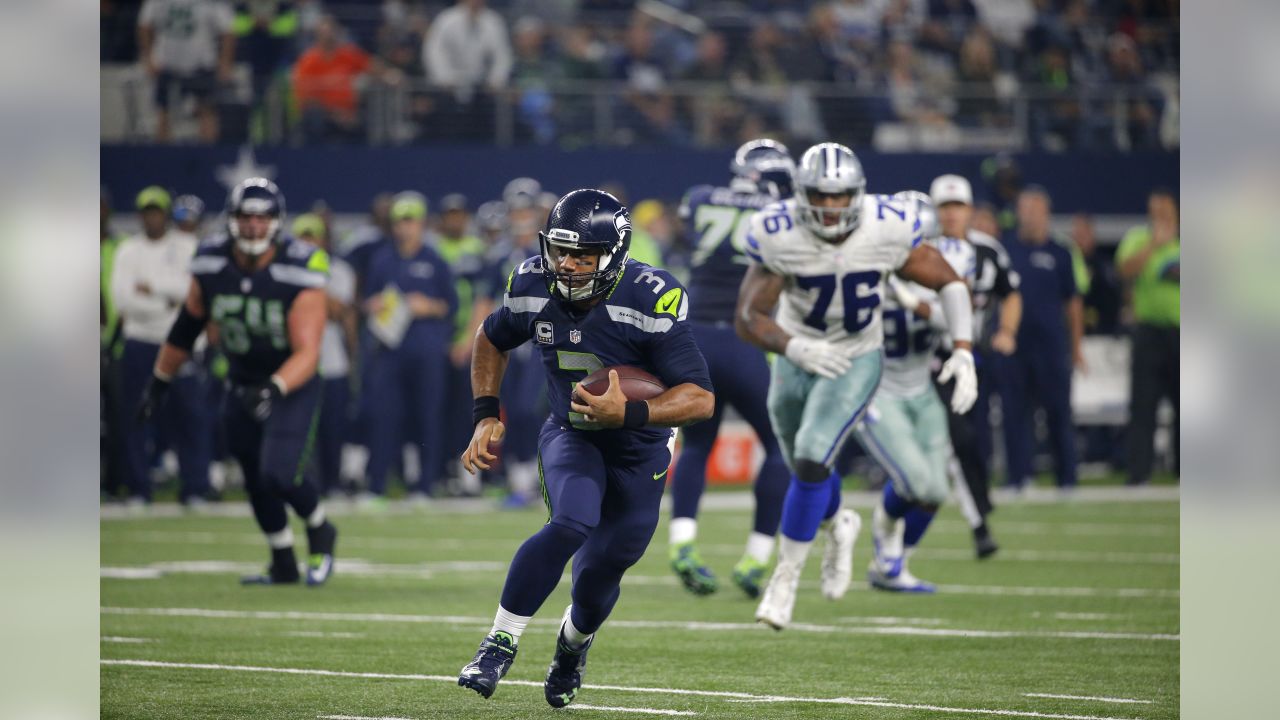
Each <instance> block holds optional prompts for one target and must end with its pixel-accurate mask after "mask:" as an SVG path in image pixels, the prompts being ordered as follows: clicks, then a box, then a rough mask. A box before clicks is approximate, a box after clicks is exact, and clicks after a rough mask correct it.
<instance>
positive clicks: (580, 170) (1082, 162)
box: [101, 145, 1178, 214]
mask: <svg viewBox="0 0 1280 720" xmlns="http://www.w3.org/2000/svg"><path fill="white" fill-rule="evenodd" d="M860 157H861V158H862V162H863V164H864V166H865V168H866V171H867V176H868V178H869V179H870V187H871V189H872V190H873V191H876V192H895V191H898V190H902V189H906V188H919V189H924V190H927V189H928V184H929V181H930V180H931V179H932V178H934V177H935V176H937V175H940V174H942V173H948V172H954V173H959V174H961V175H965V176H967V177H969V178H970V179H972V180H974V191H975V193H976V194H977V195H978V196H979V197H982V196H983V194H984V190H985V187H984V185H983V183H982V182H981V181H980V176H981V172H980V166H981V165H982V161H983V160H984V159H985V158H986V156H983V155H945V154H909V155H907V154H879V153H873V152H864V153H860ZM1015 157H1016V159H1017V161H1018V163H1019V165H1020V166H1021V169H1022V175H1023V178H1024V180H1025V181H1026V182H1033V183H1039V184H1041V185H1044V186H1045V187H1047V188H1048V189H1049V191H1050V193H1052V195H1053V199H1054V211H1055V212H1058V213H1067V212H1076V211H1088V212H1092V213H1099V214H1141V213H1144V212H1145V197H1146V193H1147V192H1148V191H1149V190H1150V189H1151V188H1153V187H1159V186H1163V187H1169V188H1173V189H1175V191H1176V189H1177V185H1178V154H1177V153H1132V154H1124V155H1096V156H1091V155H1086V154H1080V153H1072V154H1070V155H1047V154H1027V155H1019V156H1015ZM101 160H102V170H101V172H102V184H103V185H104V187H106V188H107V189H108V190H109V191H110V193H111V194H112V196H113V197H114V198H115V199H116V200H115V205H116V207H117V208H119V209H121V210H125V209H128V207H129V204H130V200H131V199H132V197H133V196H134V194H136V193H137V192H138V191H139V190H140V189H142V188H143V187H145V186H147V185H152V184H159V185H163V186H165V187H168V188H170V189H171V190H173V191H175V192H179V193H192V194H195V195H198V196H200V197H201V198H202V199H204V200H205V202H206V203H210V204H211V205H212V207H220V206H221V203H222V201H223V199H224V198H225V196H226V192H227V186H226V184H225V183H226V182H228V181H231V182H234V180H235V179H237V178H238V177H240V176H242V175H241V174H242V173H243V172H246V171H250V170H252V169H253V168H254V167H258V168H265V169H267V170H268V171H269V172H271V173H273V174H274V177H275V179H276V181H277V182H279V183H280V186H281V189H282V190H284V192H285V194H286V196H287V197H288V199H289V204H290V205H291V207H293V208H306V207H309V206H310V205H311V204H312V203H313V202H315V201H316V200H324V201H326V202H327V203H328V204H329V205H330V207H332V208H333V209H334V210H335V211H337V212H361V211H363V210H365V209H366V208H368V206H369V201H370V200H371V199H372V198H373V196H374V195H375V194H376V193H379V192H383V191H393V192H394V191H399V190H407V189H412V190H418V191H419V192H422V193H424V194H426V195H427V196H428V197H429V198H431V199H432V200H433V201H435V200H438V199H439V198H440V197H441V196H442V195H445V194H446V193H450V192H461V193H464V194H466V195H467V196H468V197H469V198H470V199H471V201H472V202H473V203H477V202H482V201H484V200H488V199H492V198H495V197H498V196H499V195H500V194H501V191H502V186H503V185H504V184H505V183H506V182H507V181H508V180H510V179H511V178H513V177H518V176H521V175H529V176H532V177H536V178H538V179H539V180H540V181H542V183H543V185H544V187H546V188H548V189H550V190H553V191H556V192H567V191H568V190H571V189H574V188H577V187H583V186H589V185H595V184H600V183H604V182H610V181H615V182H621V183H622V184H623V185H624V186H625V187H626V189H627V191H628V193H629V194H630V196H631V198H632V199H636V198H651V197H656V198H663V199H668V200H675V199H678V198H679V197H680V195H681V194H682V193H683V192H684V190H685V189H686V188H688V187H689V186H691V185H695V184H698V183H706V182H710V183H718V182H723V181H724V180H725V178H726V176H727V174H728V163H729V153H727V152H724V151H708V150H690V149H679V148H670V147H663V148H654V149H631V150H625V149H612V148H611V149H602V150H579V151H573V152H566V151H561V150H556V149H549V148H539V147H520V148H494V147H439V148H434V147H395V148H392V147H387V148H368V147H359V148H357V147H322V148H305V149H303V148H276V147H260V148H254V149H253V150H252V151H249V150H245V149H241V148H235V147H158V146H137V145H117V146H104V147H102V149H101Z"/></svg>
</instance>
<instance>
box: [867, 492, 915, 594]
mask: <svg viewBox="0 0 1280 720" xmlns="http://www.w3.org/2000/svg"><path fill="white" fill-rule="evenodd" d="M905 533H906V523H905V522H904V521H903V519H902V518H892V517H889V513H887V512H885V509H884V502H883V501H881V502H877V503H876V509H875V510H874V511H873V512H872V513H871V541H872V545H873V550H874V552H873V555H872V559H871V565H872V568H873V569H874V570H876V572H877V573H878V574H879V575H880V576H882V577H884V578H890V579H892V578H896V577H898V573H900V572H902V556H903V555H904V554H905V551H904V549H903V536H904V535H905Z"/></svg>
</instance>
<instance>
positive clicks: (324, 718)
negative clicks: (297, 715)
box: [316, 715, 414, 720]
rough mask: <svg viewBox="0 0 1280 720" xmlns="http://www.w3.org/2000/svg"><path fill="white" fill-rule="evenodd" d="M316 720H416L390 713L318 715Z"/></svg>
mask: <svg viewBox="0 0 1280 720" xmlns="http://www.w3.org/2000/svg"><path fill="white" fill-rule="evenodd" d="M316 720H414V718H402V717H393V716H390V715H317V716H316Z"/></svg>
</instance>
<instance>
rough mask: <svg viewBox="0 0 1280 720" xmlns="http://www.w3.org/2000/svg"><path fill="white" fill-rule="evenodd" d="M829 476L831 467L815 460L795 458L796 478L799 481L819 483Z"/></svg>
mask: <svg viewBox="0 0 1280 720" xmlns="http://www.w3.org/2000/svg"><path fill="white" fill-rule="evenodd" d="M830 476H831V469H830V468H828V467H827V466H826V465H823V464H822V463H820V462H817V461H815V460H805V459H803V458H801V459H799V460H796V478H797V479H798V480H799V481H800V482H806V483H821V482H826V481H827V478H828V477H830Z"/></svg>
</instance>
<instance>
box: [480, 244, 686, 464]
mask: <svg viewBox="0 0 1280 720" xmlns="http://www.w3.org/2000/svg"><path fill="white" fill-rule="evenodd" d="M688 311H689V296H688V293H686V292H685V289H684V288H683V287H681V286H680V283H679V282H677V281H676V279H675V278H674V277H672V276H671V274H670V273H668V272H667V271H665V270H660V269H658V268H654V267H650V266H648V265H645V264H643V263H640V262H637V261H635V260H628V261H627V263H626V265H625V266H624V267H623V269H622V272H621V273H619V275H618V279H617V281H616V282H615V283H614V285H613V288H612V289H611V290H609V292H608V293H607V294H605V295H604V297H603V298H602V299H601V300H600V301H599V302H598V303H597V304H596V305H595V306H594V307H591V308H590V309H588V310H581V309H578V308H575V307H574V306H572V305H570V304H569V303H567V302H565V301H562V300H559V299H557V298H554V297H552V296H551V293H550V292H549V291H548V289H547V283H546V280H545V279H544V278H543V275H542V258H541V257H540V256H535V257H531V258H529V259H528V260H525V261H524V262H523V263H521V264H520V265H518V266H517V267H516V268H515V269H514V270H512V271H511V276H510V278H508V280H507V291H506V294H505V296H504V297H503V300H502V306H501V307H499V308H498V309H497V310H494V311H493V313H492V314H490V315H489V317H488V318H486V319H485V321H484V333H485V335H486V336H488V338H489V341H490V342H492V343H493V345H494V347H496V348H498V349H499V350H501V351H502V352H507V351H509V350H511V349H513V348H516V347H519V346H520V345H522V344H523V343H525V342H527V341H533V343H534V349H535V350H536V351H537V352H538V354H539V355H540V356H541V358H542V365H543V367H544V368H545V369H546V371H547V400H548V404H549V405H550V407H551V417H552V418H553V419H554V420H555V421H556V422H558V423H560V424H561V425H564V426H565V427H569V426H573V427H576V428H578V429H580V430H597V431H598V433H599V435H600V438H599V439H601V440H605V441H608V442H612V441H619V442H628V443H629V442H634V441H635V440H639V441H641V442H642V443H648V442H659V443H666V442H667V440H668V439H670V438H671V430H670V429H668V428H658V427H647V428H642V429H639V430H600V429H599V428H598V427H597V426H594V425H593V424H592V423H589V422H587V421H586V420H585V419H584V418H583V416H582V415H580V414H578V413H575V412H571V411H570V409H569V395H570V393H571V392H572V390H573V386H574V384H575V383H578V382H580V381H581V380H582V379H583V378H585V377H586V376H587V375H589V374H590V373H592V372H595V371H596V370H599V369H600V368H603V367H609V366H612V365H631V366H634V367H638V368H641V369H643V370H646V371H648V372H650V373H653V374H654V375H656V376H657V377H658V379H660V380H662V382H663V384H665V385H666V386H667V387H669V388H670V387H675V386H676V385H680V384H681V383H693V384H695V385H697V386H699V387H702V388H706V389H707V390H711V378H710V375H709V374H708V372H707V363H706V360H704V359H703V357H702V353H701V352H700V351H699V350H698V346H697V344H696V343H695V342H694V339H693V333H692V331H691V330H690V328H689V323H688V321H687V316H688Z"/></svg>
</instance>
